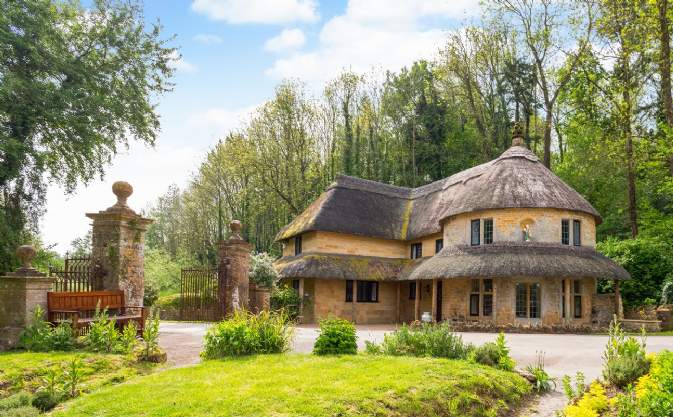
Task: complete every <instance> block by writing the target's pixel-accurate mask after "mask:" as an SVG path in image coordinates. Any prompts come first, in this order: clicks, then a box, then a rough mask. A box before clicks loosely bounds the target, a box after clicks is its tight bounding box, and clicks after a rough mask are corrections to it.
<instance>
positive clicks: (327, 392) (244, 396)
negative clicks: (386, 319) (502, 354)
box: [55, 355, 530, 417]
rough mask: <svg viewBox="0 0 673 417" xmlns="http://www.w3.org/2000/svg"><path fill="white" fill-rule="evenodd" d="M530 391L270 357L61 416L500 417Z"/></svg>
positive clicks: (104, 395) (380, 360) (487, 371)
mask: <svg viewBox="0 0 673 417" xmlns="http://www.w3.org/2000/svg"><path fill="white" fill-rule="evenodd" d="M529 391H530V385H529V384H528V383H527V382H526V381H525V380H524V379H523V378H521V377H520V376H518V375H516V374H513V373H511V372H504V371H499V370H496V369H492V368H488V367H483V366H478V365H472V364H469V363H467V362H465V361H453V360H445V359H430V358H410V357H388V356H377V357H373V356H367V355H357V356H331V357H330V356H328V357H316V356H311V355H265V356H251V357H245V358H240V359H229V360H213V361H207V362H205V363H202V364H200V365H198V366H195V367H189V368H180V369H172V370H168V371H165V372H160V373H156V374H153V375H149V376H146V377H142V378H137V379H135V380H133V381H129V382H128V383H125V384H122V385H119V386H115V387H108V388H104V389H101V390H99V391H97V392H95V393H92V394H90V395H87V396H83V397H81V398H78V399H75V400H73V401H71V402H69V403H67V404H65V408H64V409H62V410H60V411H59V412H57V413H55V415H57V416H92V415H95V416H119V415H143V416H214V415H218V416H221V415H232V416H233V415H235V416H272V415H273V416H299V415H303V416H337V415H338V416H412V415H413V416H420V415H427V416H457V415H460V416H467V417H470V416H496V415H502V414H503V413H506V412H507V411H508V410H509V409H510V408H511V407H513V406H515V405H516V404H517V403H518V402H519V401H520V400H521V399H522V398H523V396H524V395H525V394H527V393H528V392H529Z"/></svg>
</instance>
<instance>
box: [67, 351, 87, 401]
mask: <svg viewBox="0 0 673 417" xmlns="http://www.w3.org/2000/svg"><path fill="white" fill-rule="evenodd" d="M82 368H83V367H82V361H81V360H80V359H79V358H74V359H73V360H72V361H70V363H69V364H68V366H67V367H66V368H65V370H64V371H63V392H64V393H65V395H67V396H69V397H70V398H75V397H76V396H78V395H79V392H80V383H81V382H82V379H83V377H84V371H83V369H82Z"/></svg>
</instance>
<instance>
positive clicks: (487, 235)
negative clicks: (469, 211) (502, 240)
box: [484, 219, 493, 245]
mask: <svg viewBox="0 0 673 417" xmlns="http://www.w3.org/2000/svg"><path fill="white" fill-rule="evenodd" d="M491 243H493V219H484V244H486V245H490V244H491Z"/></svg>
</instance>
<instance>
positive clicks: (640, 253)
mask: <svg viewBox="0 0 673 417" xmlns="http://www.w3.org/2000/svg"><path fill="white" fill-rule="evenodd" d="M596 248H597V249H598V250H599V251H600V252H602V253H603V254H605V255H606V256H609V257H610V258H612V259H614V260H615V261H616V262H617V263H619V264H620V265H621V266H623V267H624V269H626V270H627V271H629V273H630V274H631V276H632V277H633V278H634V279H631V280H628V281H624V282H622V284H621V293H622V297H623V299H624V306H625V307H627V308H632V307H637V306H640V305H642V304H644V301H645V299H647V298H651V299H654V300H660V299H661V289H662V285H663V283H664V281H665V280H666V277H667V276H669V273H670V271H671V270H673V256H672V255H671V254H673V250H671V245H670V244H669V243H668V242H666V241H665V240H663V239H660V238H647V237H639V238H637V239H626V240H617V239H614V238H610V239H607V240H605V241H603V242H600V243H599V244H598V245H597V246H596ZM612 284H613V283H612V281H602V282H601V284H600V285H601V288H600V289H601V290H602V291H611V290H612Z"/></svg>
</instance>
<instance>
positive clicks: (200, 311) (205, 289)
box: [180, 262, 228, 321]
mask: <svg viewBox="0 0 673 417" xmlns="http://www.w3.org/2000/svg"><path fill="white" fill-rule="evenodd" d="M227 266H228V265H227V264H226V263H224V262H223V263H220V265H219V267H218V268H185V269H183V270H182V271H181V273H180V320H185V321H218V320H221V319H223V318H224V316H226V314H227V311H226V304H225V302H224V301H225V300H226V296H227V270H228V268H227Z"/></svg>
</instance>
